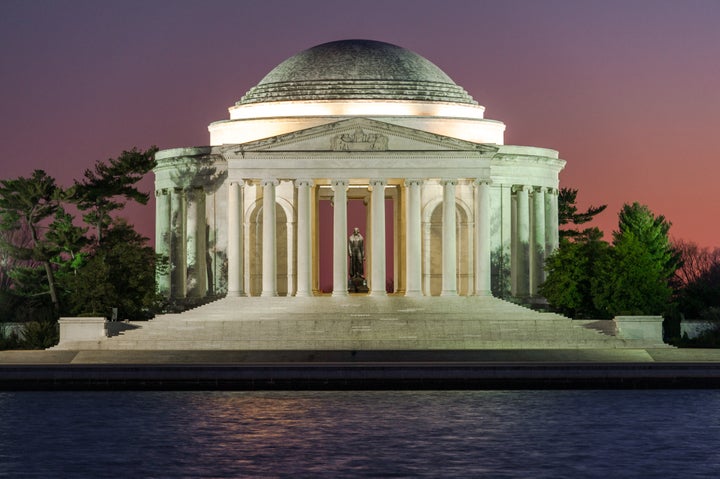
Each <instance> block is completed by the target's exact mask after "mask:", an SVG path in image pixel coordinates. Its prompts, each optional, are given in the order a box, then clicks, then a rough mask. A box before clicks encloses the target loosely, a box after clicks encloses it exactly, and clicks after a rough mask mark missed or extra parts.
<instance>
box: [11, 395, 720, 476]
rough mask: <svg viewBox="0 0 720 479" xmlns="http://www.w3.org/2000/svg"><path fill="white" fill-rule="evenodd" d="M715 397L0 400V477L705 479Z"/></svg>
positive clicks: (713, 457)
mask: <svg viewBox="0 0 720 479" xmlns="http://www.w3.org/2000/svg"><path fill="white" fill-rule="evenodd" d="M717 411H720V391H652V390H649V391H438V392H432V391H423V392H413V391H398V392H392V391H382V392H380V391H354V392H17V393H15V392H12V393H0V477H23V476H24V477H49V476H58V475H60V476H64V477H117V476H118V475H119V474H122V475H123V476H126V477H238V476H247V475H255V476H265V477H277V476H302V477H312V476H325V477H331V476H345V477H348V476H354V477H378V476H380V477H451V476H454V477H478V476H490V477H605V476H609V475H612V476H613V477H614V476H618V475H621V476H623V477H649V476H658V477H661V476H662V477H716V476H717V475H718V473H720V455H719V454H720V452H718V451H720V447H719V446H720V416H718V414H717Z"/></svg>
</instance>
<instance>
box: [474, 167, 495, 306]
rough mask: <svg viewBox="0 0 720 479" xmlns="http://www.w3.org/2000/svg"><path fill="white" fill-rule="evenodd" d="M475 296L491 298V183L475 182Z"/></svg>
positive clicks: (486, 181) (484, 181)
mask: <svg viewBox="0 0 720 479" xmlns="http://www.w3.org/2000/svg"><path fill="white" fill-rule="evenodd" d="M475 224H476V230H475V231H476V234H475V242H476V243H475V251H477V263H476V264H475V295H476V296H490V295H491V294H492V293H491V292H490V289H491V264H490V181H489V180H476V181H475Z"/></svg>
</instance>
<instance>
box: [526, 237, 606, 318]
mask: <svg viewBox="0 0 720 479" xmlns="http://www.w3.org/2000/svg"><path fill="white" fill-rule="evenodd" d="M608 253H609V245H608V244H607V242H605V241H603V240H602V232H601V231H600V230H599V229H597V228H589V229H588V230H586V231H585V233H584V234H583V235H582V236H578V237H576V239H575V241H570V240H569V239H568V238H561V240H560V246H559V247H558V249H557V250H555V251H554V252H553V253H552V254H551V255H550V256H549V257H548V259H547V261H546V263H545V269H546V271H547V273H548V275H547V280H546V281H545V282H544V283H543V284H542V285H541V286H540V294H542V295H543V296H544V297H545V298H546V299H547V300H548V302H549V303H550V305H551V306H552V307H553V308H554V309H556V310H558V311H560V312H561V313H563V314H565V315H567V316H570V317H573V318H603V317H606V316H607V315H608V314H607V312H605V311H602V310H598V309H597V308H596V307H595V303H594V301H593V288H592V280H593V278H594V277H595V275H596V270H597V267H598V266H597V265H598V262H599V261H600V260H601V259H602V258H604V257H605V256H606V255H607V254H608Z"/></svg>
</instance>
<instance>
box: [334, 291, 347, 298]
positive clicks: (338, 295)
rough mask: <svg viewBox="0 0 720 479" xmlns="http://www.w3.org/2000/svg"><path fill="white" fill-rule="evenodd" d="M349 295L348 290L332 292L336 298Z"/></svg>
mask: <svg viewBox="0 0 720 479" xmlns="http://www.w3.org/2000/svg"><path fill="white" fill-rule="evenodd" d="M347 295H348V292H347V291H333V292H332V294H331V296H332V297H334V298H336V297H346V296H347Z"/></svg>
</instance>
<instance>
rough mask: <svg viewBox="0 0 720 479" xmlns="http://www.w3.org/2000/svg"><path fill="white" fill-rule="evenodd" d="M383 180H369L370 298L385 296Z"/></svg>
mask: <svg viewBox="0 0 720 479" xmlns="http://www.w3.org/2000/svg"><path fill="white" fill-rule="evenodd" d="M386 184H387V182H386V181H385V180H380V179H375V180H370V188H371V189H372V198H371V200H370V209H371V224H372V241H371V244H372V277H371V280H370V295H371V296H386V295H387V292H386V290H385V280H386V264H385V262H386V251H385V185H386Z"/></svg>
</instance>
